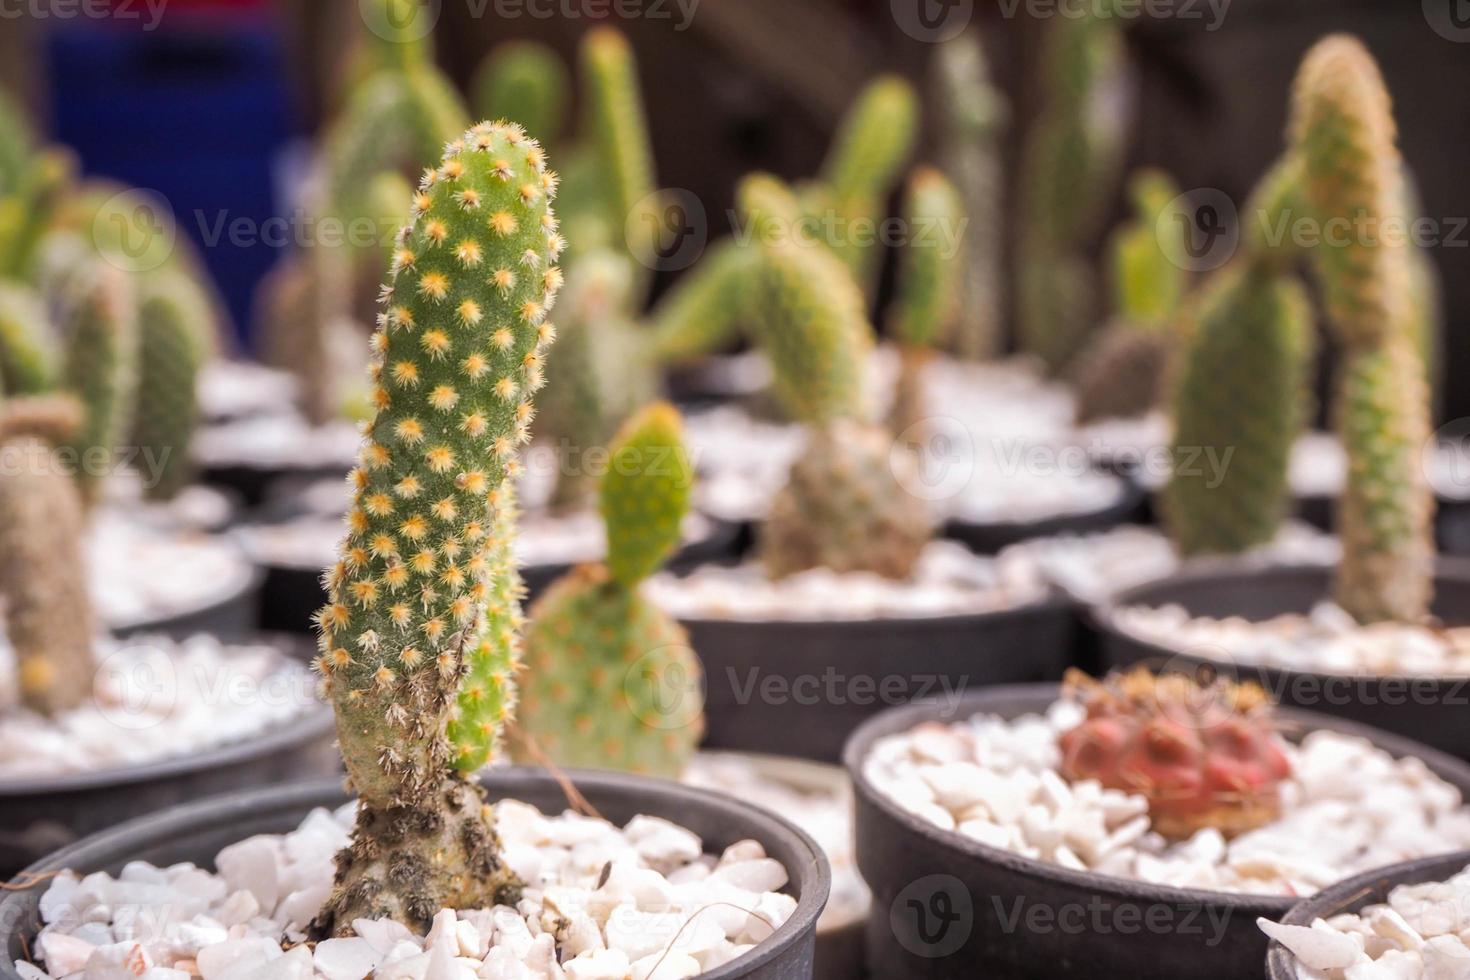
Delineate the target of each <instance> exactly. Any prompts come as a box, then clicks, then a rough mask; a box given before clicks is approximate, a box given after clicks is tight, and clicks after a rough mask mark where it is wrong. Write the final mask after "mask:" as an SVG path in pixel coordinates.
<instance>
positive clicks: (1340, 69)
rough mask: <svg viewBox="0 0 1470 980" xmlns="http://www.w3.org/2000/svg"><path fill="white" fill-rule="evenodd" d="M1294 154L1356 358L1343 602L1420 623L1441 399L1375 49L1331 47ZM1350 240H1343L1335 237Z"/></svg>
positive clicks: (1321, 259)
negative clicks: (1418, 321)
mask: <svg viewBox="0 0 1470 980" xmlns="http://www.w3.org/2000/svg"><path fill="white" fill-rule="evenodd" d="M1292 103H1293V104H1292V113H1291V126H1290V133H1291V140H1292V144H1293V146H1294V148H1295V151H1296V153H1297V154H1298V155H1299V156H1300V158H1301V166H1302V174H1303V193H1302V196H1303V199H1304V200H1305V201H1306V204H1307V206H1308V208H1309V209H1310V211H1311V213H1312V215H1313V216H1314V217H1315V218H1316V219H1317V220H1318V221H1319V222H1321V227H1322V228H1323V229H1324V233H1323V235H1322V240H1321V241H1320V242H1319V243H1318V245H1317V247H1315V248H1313V249H1311V250H1310V251H1311V258H1312V262H1313V265H1314V266H1315V268H1316V272H1317V277H1318V279H1319V281H1320V282H1321V285H1322V294H1323V298H1324V302H1325V304H1326V307H1327V315H1328V320H1329V322H1330V323H1331V326H1332V329H1333V331H1334V332H1335V334H1336V335H1337V339H1338V341H1339V343H1340V344H1341V345H1342V348H1343V363H1342V366H1341V368H1340V371H1341V373H1340V376H1339V377H1338V379H1337V391H1336V406H1335V412H1334V414H1335V417H1336V420H1337V426H1338V432H1339V434H1340V436H1341V438H1342V440H1343V445H1344V447H1345V449H1346V450H1347V454H1348V482H1347V486H1346V488H1345V489H1344V492H1343V496H1342V500H1341V502H1340V503H1339V506H1338V512H1337V515H1338V516H1337V523H1338V535H1339V537H1340V538H1341V539H1342V547H1343V558H1342V563H1341V565H1340V566H1339V569H1338V579H1337V599H1338V602H1339V603H1340V604H1341V605H1342V606H1343V608H1344V609H1346V610H1347V611H1348V612H1349V613H1351V614H1352V615H1353V616H1354V617H1356V618H1357V619H1358V620H1359V621H1360V622H1363V623H1374V622H1380V621H1385V620H1387V621H1398V622H1415V621H1419V620H1421V619H1423V618H1424V617H1425V616H1426V615H1427V614H1428V611H1429V602H1430V598H1431V596H1432V593H1433V585H1434V580H1433V575H1434V568H1433V563H1434V562H1433V560H1434V544H1433V537H1432V522H1433V511H1434V501H1433V497H1432V495H1431V494H1430V491H1429V487H1428V483H1427V480H1426V478H1425V475H1424V472H1423V469H1422V467H1421V465H1420V453H1421V451H1422V449H1423V446H1424V445H1425V443H1426V440H1427V439H1428V437H1429V432H1430V421H1429V393H1428V384H1427V379H1426V371H1425V366H1424V361H1423V357H1422V354H1421V348H1420V338H1419V336H1418V335H1417V333H1416V326H1415V312H1414V302H1413V291H1412V290H1413V271H1412V255H1411V253H1410V250H1409V246H1408V244H1407V243H1406V242H1404V241H1402V240H1399V239H1401V238H1402V236H1401V235H1399V236H1396V235H1394V234H1393V233H1392V232H1391V231H1390V230H1389V223H1390V222H1393V221H1394V220H1396V219H1399V220H1401V219H1403V218H1404V217H1405V215H1404V213H1403V208H1404V200H1405V198H1404V194H1403V187H1402V180H1403V165H1402V162H1401V160H1400V158H1399V152H1398V148H1397V146H1396V145H1395V140H1396V130H1395V125H1394V120H1393V113H1392V110H1391V107H1390V100H1389V95H1388V90H1387V88H1386V87H1385V86H1384V84H1383V77H1382V75H1381V74H1380V73H1379V71H1378V66H1377V64H1376V63H1375V62H1374V60H1373V57H1372V55H1370V54H1369V53H1368V51H1367V49H1366V48H1364V47H1363V45H1362V43H1361V42H1359V41H1358V40H1357V39H1355V38H1352V37H1349V36H1346V35H1333V36H1331V37H1328V38H1326V39H1324V40H1322V41H1320V42H1319V43H1318V44H1317V45H1316V46H1315V47H1313V48H1312V50H1311V51H1309V52H1308V53H1307V56H1306V58H1305V60H1304V61H1303V62H1302V66H1301V68H1300V70H1299V71H1298V73H1297V78H1296V82H1295V86H1294V91H1293V100H1292ZM1334 227H1341V228H1347V229H1350V231H1349V233H1348V234H1347V235H1337V236H1335V237H1334V236H1332V235H1330V234H1328V233H1327V230H1328V229H1331V228H1334Z"/></svg>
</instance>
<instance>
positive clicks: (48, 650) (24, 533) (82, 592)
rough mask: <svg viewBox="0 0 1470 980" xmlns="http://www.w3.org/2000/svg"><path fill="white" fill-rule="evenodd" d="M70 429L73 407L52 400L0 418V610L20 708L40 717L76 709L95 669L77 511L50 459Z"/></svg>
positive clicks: (16, 407) (73, 490) (18, 404)
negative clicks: (2, 468) (1, 465)
mask: <svg viewBox="0 0 1470 980" xmlns="http://www.w3.org/2000/svg"><path fill="white" fill-rule="evenodd" d="M79 421H80V413H79V412H78V411H77V409H76V406H75V405H74V404H71V403H68V402H66V401H60V400H53V399H35V400H31V399H19V400H16V401H14V402H11V403H10V404H9V405H7V406H6V410H5V411H4V412H0V455H3V456H5V457H6V462H7V468H6V475H5V478H4V479H3V480H0V552H3V554H4V555H5V561H4V562H0V598H3V599H4V602H3V603H0V605H3V607H4V615H5V632H6V635H7V636H8V637H9V639H10V645H11V647H13V648H14V650H15V654H16V662H17V671H18V675H19V676H18V681H19V684H18V687H19V689H20V696H21V703H22V704H23V705H24V706H25V707H27V708H30V709H31V710H33V711H37V712H40V713H41V714H45V715H56V714H59V713H60V712H63V711H66V710H68V709H71V708H74V707H77V706H78V705H80V704H82V703H83V702H85V701H86V699H87V698H88V697H89V696H91V693H92V677H93V673H94V670H95V667H94V664H93V660H92V638H93V628H94V623H93V617H92V609H91V603H90V600H89V597H88V594H87V575H86V570H87V563H86V560H85V558H84V556H83V554H82V533H83V526H84V523H85V522H84V518H83V514H82V503H81V498H80V496H79V494H78V492H77V487H76V485H75V483H73V481H72V479H71V476H70V475H69V474H68V473H67V472H66V468H65V467H64V466H63V465H61V463H60V461H59V460H58V459H57V458H56V457H55V455H54V452H53V446H54V443H55V441H56V439H57V438H58V437H64V436H65V434H66V432H67V430H68V429H69V428H70V427H72V426H74V425H75V424H76V423H78V422H79Z"/></svg>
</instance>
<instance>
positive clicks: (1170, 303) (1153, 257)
mask: <svg viewBox="0 0 1470 980" xmlns="http://www.w3.org/2000/svg"><path fill="white" fill-rule="evenodd" d="M1128 189H1129V196H1130V197H1131V198H1132V199H1133V211H1134V216H1133V220H1132V221H1130V222H1128V223H1127V224H1126V225H1124V226H1123V227H1121V228H1119V229H1118V230H1117V231H1116V232H1115V233H1114V234H1113V237H1112V240H1111V242H1110V244H1109V249H1108V251H1109V255H1110V257H1111V263H1112V272H1113V307H1114V311H1115V313H1116V315H1117V316H1118V317H1119V318H1120V319H1122V320H1123V321H1124V322H1126V323H1129V324H1132V325H1134V326H1137V327H1142V328H1153V329H1164V328H1166V327H1168V326H1169V325H1170V324H1171V323H1172V321H1173V318H1174V315H1175V313H1177V312H1178V309H1179V303H1180V301H1181V299H1182V298H1183V296H1184V287H1185V278H1186V277H1185V271H1184V269H1183V268H1181V267H1180V266H1179V265H1178V264H1177V263H1178V262H1180V261H1181V260H1182V258H1183V257H1184V256H1185V254H1186V253H1185V250H1184V235H1185V230H1184V228H1183V227H1182V226H1181V225H1178V224H1176V223H1173V222H1169V221H1164V222H1162V223H1161V222H1160V220H1159V219H1160V216H1161V215H1163V213H1164V211H1165V209H1166V208H1167V207H1168V206H1169V202H1171V201H1173V200H1174V199H1175V198H1176V197H1178V196H1179V188H1178V186H1177V185H1176V184H1175V183H1174V179H1173V178H1172V177H1170V176H1169V175H1168V174H1167V173H1165V172H1163V171H1162V170H1153V169H1145V170H1140V171H1139V172H1137V173H1135V174H1134V175H1133V176H1132V178H1130V180H1129V187H1128ZM1166 235H1167V236H1168V238H1167V240H1166V239H1165V238H1164V237H1163V236H1166Z"/></svg>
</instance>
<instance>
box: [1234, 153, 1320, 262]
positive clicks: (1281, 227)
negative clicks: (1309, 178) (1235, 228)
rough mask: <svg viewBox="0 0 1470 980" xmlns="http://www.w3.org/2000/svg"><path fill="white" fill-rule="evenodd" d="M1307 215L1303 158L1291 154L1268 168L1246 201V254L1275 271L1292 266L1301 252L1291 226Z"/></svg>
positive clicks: (1244, 244) (1244, 240)
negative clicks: (1303, 182)
mask: <svg viewBox="0 0 1470 980" xmlns="http://www.w3.org/2000/svg"><path fill="white" fill-rule="evenodd" d="M1305 216H1306V215H1305V207H1304V204H1303V201H1302V164H1301V158H1300V157H1298V156H1297V155H1296V154H1293V153H1288V154H1286V155H1285V156H1283V157H1282V158H1281V159H1280V160H1277V161H1276V163H1274V164H1273V165H1272V166H1271V169H1270V170H1268V171H1266V175H1265V176H1264V177H1262V178H1261V180H1260V182H1259V183H1257V184H1256V186H1255V189H1254V190H1252V191H1251V196H1250V198H1249V199H1248V200H1247V201H1246V205H1245V217H1244V220H1243V221H1242V231H1241V234H1242V244H1243V246H1244V249H1245V251H1246V253H1247V254H1249V255H1250V256H1251V257H1252V259H1253V260H1254V261H1256V262H1257V263H1261V264H1263V265H1265V266H1266V267H1268V268H1270V269H1271V270H1273V271H1276V272H1282V271H1286V270H1288V269H1290V268H1291V267H1292V266H1293V265H1294V264H1295V263H1296V261H1297V259H1298V258H1299V257H1300V255H1301V249H1300V248H1299V247H1298V246H1297V244H1296V242H1295V241H1294V240H1293V236H1292V226H1293V225H1294V224H1295V223H1296V222H1298V221H1300V220H1301V219H1302V218H1303V217H1305Z"/></svg>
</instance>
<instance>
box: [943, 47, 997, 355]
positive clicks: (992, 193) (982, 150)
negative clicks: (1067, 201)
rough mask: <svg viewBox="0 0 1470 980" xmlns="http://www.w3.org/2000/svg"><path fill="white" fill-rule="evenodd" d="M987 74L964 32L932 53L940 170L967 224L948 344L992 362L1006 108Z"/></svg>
mask: <svg viewBox="0 0 1470 980" xmlns="http://www.w3.org/2000/svg"><path fill="white" fill-rule="evenodd" d="M988 74H989V73H988V71H987V68H986V64H985V51H984V48H983V47H982V46H981V43H980V37H979V35H978V34H977V33H974V32H970V33H967V34H963V35H961V36H959V37H957V38H954V39H952V40H950V41H946V42H945V43H943V44H941V45H939V47H937V48H936V49H935V52H934V67H933V76H934V77H933V82H932V88H933V92H934V96H933V101H934V103H935V105H936V106H937V107H938V110H939V117H938V126H939V133H938V135H939V146H938V154H939V157H938V159H939V165H940V168H941V169H942V170H944V172H945V173H947V174H949V176H950V178H951V179H952V180H954V182H955V186H956V187H958V188H959V192H960V196H961V198H962V199H963V200H964V213H965V214H966V215H967V216H968V218H969V224H968V225H967V226H966V228H965V274H964V278H963V280H962V283H961V302H960V311H961V312H960V319H959V322H958V323H957V324H956V326H955V331H954V342H953V344H952V345H951V346H952V347H953V349H954V350H955V352H956V353H957V354H959V356H960V357H963V358H966V359H968V360H984V359H988V358H992V357H995V356H997V355H999V354H1000V352H1001V350H1002V349H1003V347H1004V344H1005V336H1004V332H1003V331H1004V326H1003V324H1002V316H1003V314H1004V308H1003V303H1004V298H1003V297H1004V289H1005V287H1004V285H1003V284H1002V281H1001V280H1002V265H1001V256H1002V247H1003V246H1002V242H1003V235H1002V230H1003V228H1004V226H1005V179H1004V178H1005V172H1004V166H1003V161H1002V158H1001V151H1002V147H1001V140H1002V136H1003V135H1004V129H1005V125H1006V117H1007V115H1008V107H1007V104H1006V100H1005V96H1004V95H1003V94H1002V93H1000V92H999V91H998V90H997V89H995V88H994V87H993V86H992V85H991V84H990V81H989V77H988Z"/></svg>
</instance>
